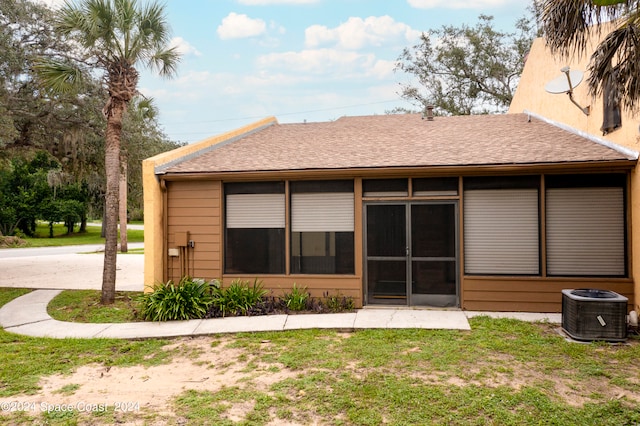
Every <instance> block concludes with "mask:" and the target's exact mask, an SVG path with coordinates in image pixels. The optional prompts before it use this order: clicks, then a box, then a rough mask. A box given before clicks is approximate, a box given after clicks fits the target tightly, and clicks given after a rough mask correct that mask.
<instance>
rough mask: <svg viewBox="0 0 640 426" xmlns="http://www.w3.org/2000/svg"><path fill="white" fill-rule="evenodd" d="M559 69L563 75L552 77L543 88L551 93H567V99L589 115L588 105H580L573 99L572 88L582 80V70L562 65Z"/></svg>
mask: <svg viewBox="0 0 640 426" xmlns="http://www.w3.org/2000/svg"><path fill="white" fill-rule="evenodd" d="M560 71H561V72H562V73H563V75H561V76H559V77H556V78H554V79H553V80H551V81H550V82H548V83H547V84H546V85H545V86H544V90H546V91H547V92H549V93H553V94H560V93H566V94H567V95H569V99H570V100H571V102H573V103H574V104H575V105H576V106H577V107H578V108H580V110H581V111H582V112H583V113H584V114H585V115H589V111H590V109H591V107H590V106H586V107H584V108H583V107H581V106H580V105H579V104H578V103H577V102H576V101H575V100H574V99H573V89H575V88H576V87H578V85H579V84H580V83H581V82H582V79H583V78H584V73H583V72H582V71H578V70H575V71H571V70H570V69H569V67H562V69H560Z"/></svg>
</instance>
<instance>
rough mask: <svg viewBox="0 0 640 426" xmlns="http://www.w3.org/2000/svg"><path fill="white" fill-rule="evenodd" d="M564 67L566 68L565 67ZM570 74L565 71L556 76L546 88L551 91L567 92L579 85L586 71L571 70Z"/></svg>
mask: <svg viewBox="0 0 640 426" xmlns="http://www.w3.org/2000/svg"><path fill="white" fill-rule="evenodd" d="M563 69H564V68H563ZM567 72H568V75H567V74H566V73H565V74H563V75H561V76H559V77H557V78H554V79H553V80H551V81H550V82H548V83H547V84H546V85H545V86H544V90H546V91H547V92H549V93H554V94H558V93H567V92H570V91H572V90H573V89H575V88H576V87H578V85H579V84H580V83H581V82H582V78H583V77H584V73H583V72H582V71H577V70H575V71H569V70H567Z"/></svg>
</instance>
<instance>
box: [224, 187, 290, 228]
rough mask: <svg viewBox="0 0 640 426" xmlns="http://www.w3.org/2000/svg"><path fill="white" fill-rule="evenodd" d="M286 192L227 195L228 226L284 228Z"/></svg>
mask: <svg viewBox="0 0 640 426" xmlns="http://www.w3.org/2000/svg"><path fill="white" fill-rule="evenodd" d="M284 209H285V206H284V194H229V195H227V228H260V229H262V228H284V224H285V213H284V211H285V210H284Z"/></svg>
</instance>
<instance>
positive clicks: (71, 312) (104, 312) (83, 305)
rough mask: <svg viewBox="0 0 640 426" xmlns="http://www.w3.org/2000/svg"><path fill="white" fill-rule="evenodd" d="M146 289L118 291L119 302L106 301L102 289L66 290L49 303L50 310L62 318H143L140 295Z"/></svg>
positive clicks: (104, 320)
mask: <svg viewBox="0 0 640 426" xmlns="http://www.w3.org/2000/svg"><path fill="white" fill-rule="evenodd" d="M141 296H142V292H128V291H119V292H116V299H115V303H113V304H111V305H103V304H102V303H101V302H100V297H101V292H100V291H98V290H65V291H63V292H62V293H60V294H59V295H57V296H56V297H54V298H53V300H52V301H51V302H50V303H49V305H48V306H47V312H48V313H49V315H51V317H52V318H54V319H56V320H58V321H69V322H88V323H110V322H114V323H122V322H136V321H142V319H140V316H139V315H138V312H139V303H138V299H139V298H140V297H141Z"/></svg>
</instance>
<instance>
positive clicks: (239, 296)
mask: <svg viewBox="0 0 640 426" xmlns="http://www.w3.org/2000/svg"><path fill="white" fill-rule="evenodd" d="M266 294H267V291H266V290H265V289H264V288H263V287H262V282H261V281H258V280H257V279H256V280H254V282H253V284H252V285H250V284H249V281H242V280H234V281H233V282H232V283H231V285H230V286H229V287H227V288H218V289H216V290H215V291H214V298H213V307H214V308H215V310H217V311H218V312H219V315H215V314H214V316H223V317H224V316H227V315H247V313H249V312H250V311H251V310H252V309H253V308H254V307H256V306H257V305H258V304H259V303H260V302H262V298H263V297H264V296H265V295H266Z"/></svg>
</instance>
